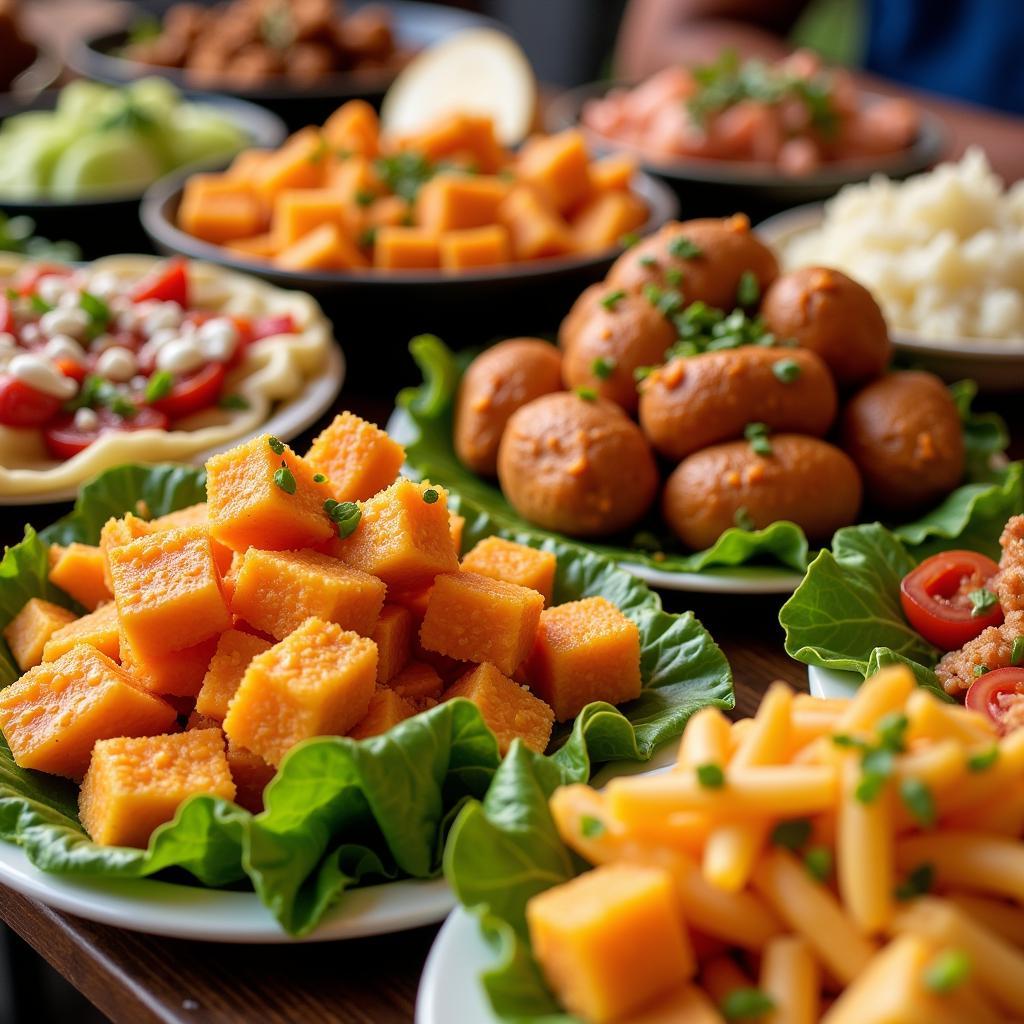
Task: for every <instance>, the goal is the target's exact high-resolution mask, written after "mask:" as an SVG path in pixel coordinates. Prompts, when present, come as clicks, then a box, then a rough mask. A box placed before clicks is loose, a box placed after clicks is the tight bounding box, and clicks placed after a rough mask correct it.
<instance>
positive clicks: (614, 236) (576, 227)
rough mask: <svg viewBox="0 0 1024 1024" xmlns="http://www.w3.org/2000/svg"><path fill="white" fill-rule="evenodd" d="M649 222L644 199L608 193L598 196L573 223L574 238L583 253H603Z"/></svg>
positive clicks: (624, 193) (583, 209) (631, 195)
mask: <svg viewBox="0 0 1024 1024" xmlns="http://www.w3.org/2000/svg"><path fill="white" fill-rule="evenodd" d="M645 220H647V207H646V206H645V205H644V203H643V200H641V199H638V198H637V197H636V196H634V195H633V194H632V193H631V192H604V193H602V194H600V195H597V196H595V197H594V198H593V199H591V200H590V201H589V202H588V203H586V205H584V206H583V207H582V208H581V209H580V211H579V213H577V214H576V216H575V218H574V219H573V222H572V237H573V240H574V241H575V243H576V248H577V249H579V250H580V251H581V252H600V251H601V250H603V249H610V248H611V247H612V246H614V245H616V244H617V243H618V241H619V239H620V238H622V236H623V235H626V234H628V233H629V232H630V231H632V230H633V229H634V228H637V227H639V226H640V225H641V224H643V223H644V221H645Z"/></svg>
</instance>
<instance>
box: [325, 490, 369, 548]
mask: <svg viewBox="0 0 1024 1024" xmlns="http://www.w3.org/2000/svg"><path fill="white" fill-rule="evenodd" d="M324 511H325V512H326V513H327V518H328V519H330V520H331V522H332V523H334V526H335V528H336V529H337V531H338V536H339V537H341V538H343V539H344V538H345V537H347V536H348V535H349V534H350V533H352V532H353V531H354V530H355V528H356V527H357V526H358V525H359V520H360V519H361V518H362V515H363V513H362V511H361V510H360V508H359V506H358V505H357V504H356V503H355V502H354V501H335V500H334V499H333V498H328V499H327V500H326V501H325V502H324Z"/></svg>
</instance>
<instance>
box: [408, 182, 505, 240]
mask: <svg viewBox="0 0 1024 1024" xmlns="http://www.w3.org/2000/svg"><path fill="white" fill-rule="evenodd" d="M511 187H512V186H511V183H510V182H508V181H505V179H503V178H499V177H497V176H496V175H482V174H457V173H453V172H443V173H441V174H437V175H435V176H434V177H433V178H431V179H430V181H428V182H427V183H426V184H424V185H422V186H421V187H420V190H419V192H418V193H417V195H416V223H417V224H418V225H419V226H420V227H421V228H424V229H425V230H427V231H432V232H433V233H434V234H440V233H441V232H443V231H456V230H459V229H464V228H482V227H484V226H486V225H488V224H494V222H495V221H496V220H497V218H498V208H499V207H500V206H501V203H502V200H503V199H504V198H505V196H507V195H508V194H509V191H510V189H511Z"/></svg>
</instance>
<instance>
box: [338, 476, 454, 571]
mask: <svg viewBox="0 0 1024 1024" xmlns="http://www.w3.org/2000/svg"><path fill="white" fill-rule="evenodd" d="M431 499H432V500H431ZM337 551H338V556H339V557H340V558H341V559H343V560H344V561H345V562H347V563H348V564H349V565H352V566H355V567H356V568H357V569H362V570H363V572H368V573H370V574H371V575H372V576H379V577H380V578H381V579H382V580H383V581H384V582H385V583H386V584H387V585H388V587H389V588H390V587H394V588H395V589H399V590H414V589H416V588H418V587H423V586H427V585H429V583H430V581H431V580H432V579H433V578H434V577H435V576H436V575H437V574H438V573H441V572H456V571H457V570H458V567H459V558H458V555H456V554H455V545H454V544H452V536H451V532H450V531H449V528H448V495H447V492H446V491H445V490H444V488H443V487H439V486H437V485H436V484H430V483H427V482H422V483H415V482H414V481H412V480H405V479H401V480H396V481H395V482H394V483H393V484H392V485H391V486H390V487H388V488H387V489H386V490H383V491H381V492H380V493H379V494H375V495H374V496H373V497H372V498H370V499H369V500H368V501H366V502H364V503H363V505H362V515H361V517H360V520H359V525H358V526H357V527H356V529H355V531H354V532H353V533H352V534H351V535H350V536H348V537H346V538H345V539H344V540H342V541H341V543H340V544H339V545H338V548H337Z"/></svg>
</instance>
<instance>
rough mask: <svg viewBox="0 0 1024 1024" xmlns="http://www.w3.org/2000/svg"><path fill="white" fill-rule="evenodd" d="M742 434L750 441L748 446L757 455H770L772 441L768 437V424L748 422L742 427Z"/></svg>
mask: <svg viewBox="0 0 1024 1024" xmlns="http://www.w3.org/2000/svg"><path fill="white" fill-rule="evenodd" d="M743 436H744V437H745V438H746V439H747V440H748V441H749V442H750V447H751V448H753V450H754V451H755V452H756V453H757V454H758V455H771V454H772V443H771V441H770V440H769V439H768V425H767V424H765V423H748V424H747V425H746V426H745V427H744V428H743Z"/></svg>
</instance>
